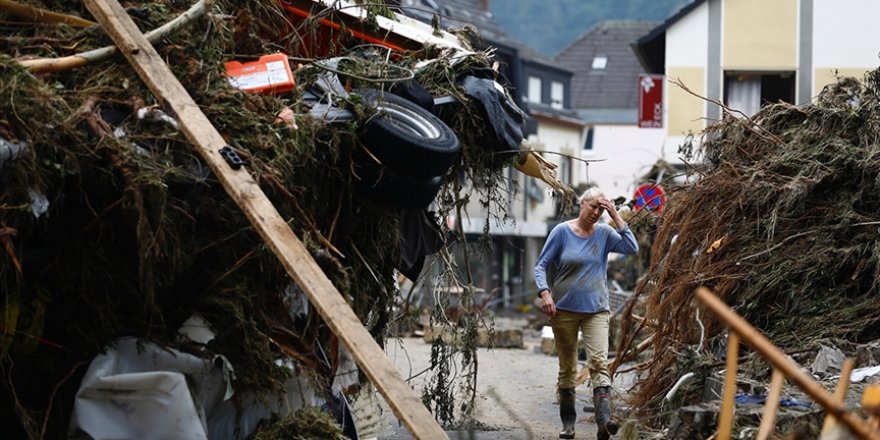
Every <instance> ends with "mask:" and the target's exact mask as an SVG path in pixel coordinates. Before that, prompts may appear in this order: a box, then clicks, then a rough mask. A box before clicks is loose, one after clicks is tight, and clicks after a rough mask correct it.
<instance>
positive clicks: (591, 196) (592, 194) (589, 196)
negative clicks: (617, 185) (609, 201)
mask: <svg viewBox="0 0 880 440" xmlns="http://www.w3.org/2000/svg"><path fill="white" fill-rule="evenodd" d="M599 197H605V193H603V192H602V190H601V189H599V188H598V187H595V186H594V187H592V188H587V190H586V191H584V193H583V194H581V197H580V198H579V199H578V201H583V200H595V199H598V198H599Z"/></svg>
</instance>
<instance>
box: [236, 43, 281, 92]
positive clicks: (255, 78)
mask: <svg viewBox="0 0 880 440" xmlns="http://www.w3.org/2000/svg"><path fill="white" fill-rule="evenodd" d="M226 76H227V78H228V79H229V83H230V84H232V86H233V87H236V88H238V89H241V90H244V91H248V92H256V93H280V92H286V91H288V90H291V89H293V87H294V85H295V81H294V79H293V72H292V71H291V70H290V62H289V61H287V55H285V54H283V53H273V54H271V55H263V56H261V57H260V59H258V60H256V61H251V62H248V63H240V62H238V61H229V62H227V63H226Z"/></svg>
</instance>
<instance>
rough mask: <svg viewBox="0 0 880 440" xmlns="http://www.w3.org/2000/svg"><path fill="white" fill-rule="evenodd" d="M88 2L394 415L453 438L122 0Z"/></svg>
mask: <svg viewBox="0 0 880 440" xmlns="http://www.w3.org/2000/svg"><path fill="white" fill-rule="evenodd" d="M85 4H86V7H88V9H89V11H91V13H92V15H94V16H95V18H96V19H97V20H98V22H99V23H100V24H101V26H102V27H103V28H104V30H105V32H107V34H108V35H110V37H111V38H112V39H113V41H114V43H115V44H116V46H117V47H118V48H119V50H120V52H122V54H123V55H124V56H125V58H126V59H128V61H129V63H131V65H132V66H133V67H134V68H135V70H136V71H137V72H138V75H140V77H141V79H142V80H143V81H144V83H146V84H147V86H149V88H150V90H151V91H152V92H153V94H154V95H155V96H156V97H157V98H159V99H160V100H161V102H162V104H163V107H165V109H166V111H167V110H170V111H172V112H173V113H174V114H175V115H176V117H177V119H178V123H179V124H180V128H181V130H182V131H183V133H184V134H185V135H186V137H187V138H188V139H189V140H190V142H192V144H193V145H194V147H195V148H196V150H197V151H198V153H199V154H200V155H201V156H202V158H203V159H204V160H205V162H207V164H208V165H209V166H210V167H211V169H212V170H213V171H214V174H216V175H217V177H218V178H219V179H220V182H221V183H222V184H223V187H224V188H225V189H226V192H227V193H228V194H229V196H230V197H232V199H233V200H235V202H236V203H237V204H238V206H239V207H240V208H241V210H242V211H244V213H245V215H246V216H247V217H248V219H250V221H251V224H253V226H254V228H255V229H256V230H257V232H259V234H260V236H261V237H262V238H263V240H264V241H265V242H266V244H268V245H269V247H270V248H271V249H272V251H273V252H274V253H275V255H276V256H277V257H278V259H279V260H280V261H281V264H283V265H284V267H285V269H286V270H287V273H288V274H289V275H290V277H291V278H293V280H294V281H296V283H297V284H298V285H299V286H300V287H301V288H302V289H303V291H304V292H305V293H306V295H307V296H308V298H309V300H310V302H311V303H312V305H313V306H314V307H315V309H316V310H318V313H320V314H321V316H322V317H323V318H324V320H325V321H326V322H327V325H328V326H330V329H331V330H332V331H333V333H334V334H336V336H337V337H339V339H340V340H341V341H342V342H343V343H344V344H345V346H346V347H347V348H348V350H349V351H350V352H351V354H352V356H354V358H355V361H357V363H358V365H359V366H360V367H361V369H362V370H363V371H364V372H365V373H366V375H367V377H369V378H370V380H371V381H372V383H373V384H374V385H375V386H376V388H377V389H378V390H379V392H380V393H381V394H382V396H383V397H384V398H385V401H386V402H388V405H389V406H390V407H391V409H392V411H394V414H395V415H396V416H397V417H398V418H399V419H400V420H401V422H403V424H404V425H406V427H407V428H408V429H409V431H410V432H411V433H412V434H413V436H415V438H418V439H438V438H447V435H446V433H445V432H444V431H443V429H442V428H441V427H440V425H439V424H438V423H437V421H436V420H434V417H433V416H432V415H431V413H430V412H429V411H428V409H427V408H425V406H424V405H423V404H422V401H421V400H420V399H419V397H418V396H417V395H416V393H415V391H413V390H412V388H410V386H409V385H408V384H407V383H406V381H404V380H403V378H402V377H401V376H400V373H398V371H397V369H396V368H395V367H394V365H393V364H392V363H391V361H389V360H388V358H387V357H386V356H385V353H384V352H383V351H382V349H381V347H379V344H377V343H376V341H375V340H373V338H372V336H370V333H369V332H368V331H367V329H366V328H365V327H364V326H363V324H361V322H360V320H359V319H358V317H357V315H355V313H354V311H353V310H352V309H351V307H350V306H349V305H348V303H346V302H345V299H344V298H343V297H342V295H341V294H340V293H339V291H337V290H336V288H335V287H334V286H333V284H332V283H331V282H330V280H329V279H328V278H327V276H326V275H325V274H324V272H322V271H321V269H320V267H318V264H317V263H316V262H315V260H314V259H313V258H312V256H311V255H310V254H309V252H308V251H307V250H306V248H305V246H303V244H302V242H301V241H300V240H299V239H298V238H297V237H296V235H295V234H294V233H293V231H291V230H290V227H289V226H288V225H287V223H285V222H284V219H282V217H281V215H280V214H279V213H278V211H277V210H276V209H275V207H274V206H273V205H272V203H271V202H270V201H269V199H268V198H267V197H266V195H265V194H264V193H263V191H262V190H261V189H260V187H259V185H258V184H257V182H256V181H255V180H254V179H253V177H252V176H251V175H250V174H249V173H248V172H247V171H246V170H245V169H244V168H242V169H238V170H234V169H232V168H231V167H230V166H229V165H227V163H226V162H225V161H224V159H223V158H222V157H221V154H220V153H219V150H220V149H221V148H223V147H224V146H225V145H226V142H225V141H224V140H223V138H222V137H221V136H220V133H218V132H217V130H216V129H215V128H214V126H213V125H212V124H211V122H210V121H209V120H208V118H207V117H206V116H205V115H204V113H202V111H201V110H200V109H199V106H198V105H197V104H196V103H195V102H194V101H193V99H192V97H190V95H189V93H188V92H187V91H186V89H184V87H183V85H181V84H180V81H178V80H177V78H176V77H175V76H174V75H173V74H172V73H171V71H170V70H169V69H168V66H167V65H165V62H164V61H163V60H162V58H160V57H159V54H158V53H156V50H155V49H154V48H153V46H152V45H151V44H150V42H149V41H147V40H146V38H144V35H143V34H142V33H141V32H140V30H139V29H138V28H137V26H135V24H134V22H133V21H132V20H131V18H129V17H128V15H127V14H126V13H125V10H123V9H122V6H120V5H119V3H118V2H117V1H116V0H86V2H85Z"/></svg>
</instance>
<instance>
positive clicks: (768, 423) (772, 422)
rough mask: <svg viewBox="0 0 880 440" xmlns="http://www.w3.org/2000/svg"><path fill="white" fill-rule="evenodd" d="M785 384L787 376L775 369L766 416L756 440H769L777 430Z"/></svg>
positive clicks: (768, 394) (762, 420) (765, 410)
mask: <svg viewBox="0 0 880 440" xmlns="http://www.w3.org/2000/svg"><path fill="white" fill-rule="evenodd" d="M784 384H785V376H784V375H783V374H782V372H780V371H779V369H777V368H774V369H773V375H772V376H771V377H770V392H769V393H767V403H765V404H764V416H763V417H762V418H761V426H760V427H758V435H756V436H755V440H767V439H769V438H770V434H773V431H775V430H776V411H777V410H778V409H779V398H780V397H782V385H784Z"/></svg>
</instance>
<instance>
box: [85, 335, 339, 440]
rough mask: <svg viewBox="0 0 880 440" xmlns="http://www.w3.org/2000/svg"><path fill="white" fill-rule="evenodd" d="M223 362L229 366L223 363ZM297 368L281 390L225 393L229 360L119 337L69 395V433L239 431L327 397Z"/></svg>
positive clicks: (139, 437) (161, 435) (138, 435)
mask: <svg viewBox="0 0 880 440" xmlns="http://www.w3.org/2000/svg"><path fill="white" fill-rule="evenodd" d="M224 365H226V368H224ZM287 366H288V367H290V368H291V369H293V370H294V374H293V375H292V377H291V379H289V380H288V382H287V384H286V388H287V389H286V391H287V392H286V393H285V394H283V395H279V396H275V397H274V398H273V397H268V398H266V399H258V398H257V397H256V396H254V395H252V394H250V393H239V396H238V398H237V402H236V404H235V405H234V404H233V402H232V401H231V400H229V395H228V392H227V390H228V386H227V385H228V384H227V383H226V380H225V379H224V377H230V371H229V368H230V367H228V364H226V363H224V362H213V363H212V362H211V361H208V360H205V359H202V358H200V357H197V356H194V355H191V354H187V353H182V352H179V351H177V350H172V349H166V348H161V347H158V346H156V345H154V344H150V343H141V344H138V341H137V340H136V339H134V338H123V339H120V340H119V341H118V342H117V344H116V345H115V346H114V347H112V348H109V349H108V350H107V352H106V353H105V354H102V355H99V356H97V357H96V358H95V359H94V360H93V361H92V364H91V365H90V367H89V370H88V372H86V375H85V377H84V378H83V381H82V384H81V385H80V389H79V391H78V392H77V395H76V400H75V402H74V408H73V414H72V416H71V422H70V430H69V432H70V434H71V435H73V434H74V433H77V432H78V431H81V432H83V433H85V434H87V435H88V436H90V437H91V438H94V439H96V440H103V439H108V440H109V439H113V440H123V439H131V440H153V439H156V440H158V439H184V440H189V439H237V438H244V437H247V436H248V435H249V434H250V433H251V432H252V431H253V430H254V428H256V426H257V424H258V423H259V422H260V420H262V419H264V418H268V417H269V416H271V415H272V414H278V415H280V416H285V415H290V414H294V413H295V412H296V411H297V410H298V409H301V408H304V407H311V406H320V405H321V404H323V403H324V401H323V399H321V398H319V397H318V396H317V395H316V393H315V391H314V389H312V388H311V386H310V385H309V384H308V382H306V381H305V380H301V379H300V378H299V377H298V375H297V374H295V366H294V365H292V364H291V365H287Z"/></svg>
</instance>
